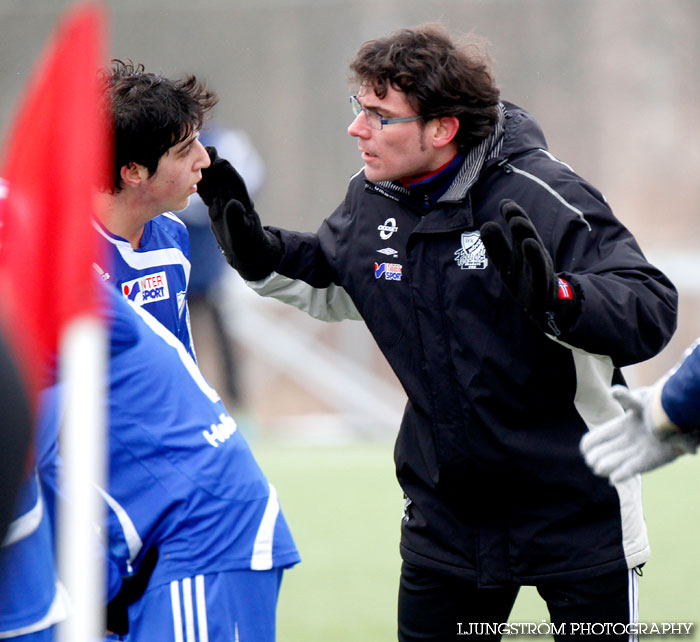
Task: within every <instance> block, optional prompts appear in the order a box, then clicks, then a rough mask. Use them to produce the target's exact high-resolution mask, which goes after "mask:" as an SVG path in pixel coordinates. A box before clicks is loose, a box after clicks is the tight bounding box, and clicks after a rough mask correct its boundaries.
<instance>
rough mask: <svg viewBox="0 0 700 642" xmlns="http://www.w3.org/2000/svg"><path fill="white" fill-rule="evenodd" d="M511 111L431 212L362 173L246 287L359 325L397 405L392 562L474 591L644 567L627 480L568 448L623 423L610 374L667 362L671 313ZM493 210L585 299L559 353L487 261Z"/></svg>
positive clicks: (654, 280) (528, 123)
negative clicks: (398, 527)
mask: <svg viewBox="0 0 700 642" xmlns="http://www.w3.org/2000/svg"><path fill="white" fill-rule="evenodd" d="M505 108H506V109H505V124H504V134H503V137H502V139H500V140H499V141H498V147H497V149H498V150H499V151H498V153H496V154H491V156H490V157H489V158H488V160H487V161H486V162H485V163H484V164H483V166H482V167H481V169H480V172H479V175H478V178H477V179H476V182H475V183H473V184H472V185H471V187H470V188H468V189H467V188H466V187H464V188H463V186H462V185H461V184H460V181H463V180H464V178H463V176H464V175H465V172H460V173H458V175H457V177H456V179H455V182H454V184H453V185H452V186H451V187H450V189H449V190H448V191H447V193H446V194H445V195H444V196H443V197H442V199H441V200H440V201H439V202H438V203H437V204H436V205H435V206H434V207H433V208H432V209H431V210H430V211H428V212H427V213H426V211H425V209H424V208H423V207H422V206H421V204H420V203H418V202H416V201H415V200H414V199H413V198H412V197H411V194H410V193H409V192H408V191H407V190H405V189H403V188H401V187H398V186H393V185H391V184H385V183H382V184H374V183H370V182H368V181H366V180H365V179H364V175H363V173H362V172H360V173H359V174H358V175H356V176H354V177H353V178H352V180H351V181H350V185H349V188H348V192H347V195H346V197H345V200H344V202H343V203H342V204H341V205H340V206H339V207H338V208H337V209H336V211H335V212H334V213H333V214H332V215H331V216H330V217H329V218H328V219H326V220H325V221H324V222H323V224H322V225H321V227H320V229H319V230H318V232H317V233H315V234H301V233H296V232H289V231H286V230H279V229H275V228H268V229H271V230H273V231H274V232H275V233H277V234H279V235H280V237H281V238H282V240H283V241H284V246H285V254H284V257H283V259H282V261H281V263H280V265H279V267H278V269H277V271H276V272H273V273H272V274H271V275H270V276H268V277H267V278H266V279H264V280H262V281H258V282H255V283H251V284H249V285H251V287H253V288H254V289H256V290H257V291H258V292H259V293H260V294H263V295H267V296H275V297H276V298H278V299H280V300H283V301H286V302H288V303H291V304H293V305H296V306H297V307H299V308H301V309H304V310H306V311H307V312H309V313H310V314H312V315H313V316H316V317H318V318H321V319H325V320H339V319H341V318H358V316H359V317H361V318H362V319H364V321H365V322H366V324H367V326H368V328H369V330H370V332H371V333H372V335H373V336H374V338H375V339H376V341H377V343H378V345H379V347H380V349H381V350H382V352H383V353H384V355H385V356H386V358H387V359H388V361H389V363H390V364H391V366H392V368H393V370H394V372H395V373H396V375H397V376H398V378H399V380H400V381H401V383H402V385H403V387H404V389H405V391H406V393H407V395H408V403H407V405H406V409H405V413H404V418H403V421H402V424H401V429H400V432H399V435H398V438H397V441H396V448H395V461H396V472H397V477H398V480H399V482H400V484H401V487H402V488H403V490H404V493H405V495H406V511H405V515H404V520H403V524H402V538H401V552H402V556H403V558H404V559H406V560H408V561H410V562H412V563H414V564H417V565H419V566H424V567H429V568H433V569H439V570H442V571H445V572H447V573H451V574H456V575H459V576H461V577H464V578H467V579H472V580H475V581H477V582H478V583H479V584H480V585H482V586H493V585H499V584H504V583H507V582H516V583H519V584H533V583H537V582H541V581H542V580H546V579H548V578H552V579H558V580H561V579H565V580H575V579H580V578H585V577H591V576H597V575H601V574H604V573H607V572H610V571H613V570H617V569H621V568H625V567H630V568H632V567H635V566H638V565H640V564H642V563H644V562H645V561H646V560H647V559H648V556H649V548H648V543H647V538H646V531H645V526H644V520H643V516H642V506H641V486H640V480H639V479H638V478H635V479H632V480H630V481H628V482H626V483H624V484H621V485H619V486H617V487H612V486H610V485H609V483H608V481H607V480H605V479H601V478H597V477H595V476H594V475H593V474H592V473H591V472H590V471H589V469H588V468H587V467H586V465H585V463H584V461H583V459H582V456H581V455H580V453H579V448H578V444H579V440H580V438H581V436H582V434H583V433H584V432H585V431H586V430H590V429H595V427H596V425H598V424H600V423H602V422H604V421H605V420H607V419H609V418H611V417H612V416H615V415H616V414H619V413H620V412H621V409H620V406H619V404H618V403H617V402H616V401H615V400H614V399H612V397H611V396H610V393H609V387H610V385H611V383H613V382H614V381H615V382H619V381H621V376H620V373H619V371H618V368H619V367H621V366H625V365H628V364H632V363H635V362H639V361H642V360H645V359H648V358H650V357H652V356H654V355H655V354H656V353H657V352H659V351H660V350H661V348H663V347H664V345H665V344H666V343H667V342H668V340H669V339H670V337H671V335H672V333H673V331H674V329H675V323H676V306H677V295H676V291H675V289H674V287H673V285H672V284H671V283H670V282H669V280H668V279H667V278H666V277H665V276H664V275H663V274H662V273H661V272H660V271H659V270H657V269H656V268H655V267H653V266H652V265H650V264H649V263H648V262H647V261H646V259H645V258H644V256H643V254H642V252H641V250H640V249H639V247H638V245H637V243H636V241H635V240H634V238H633V237H632V235H631V234H630V232H629V231H628V230H627V229H626V228H625V227H624V226H623V225H622V224H621V223H620V222H619V221H618V220H617V219H616V218H615V217H614V215H613V213H612V211H611V210H610V208H609V207H608V205H607V203H606V201H605V199H604V198H603V196H602V195H601V194H600V193H599V192H598V190H596V189H595V188H594V187H593V186H591V185H590V184H589V183H587V182H586V181H585V180H583V179H582V178H581V177H579V176H577V175H576V174H575V173H574V172H573V171H572V170H571V168H570V167H568V166H567V165H565V164H564V163H562V162H560V161H558V160H557V159H556V158H554V157H553V156H552V155H551V154H550V153H549V152H548V151H547V147H546V143H545V140H544V136H543V134H542V132H541V130H540V128H539V126H538V125H537V124H536V122H535V121H534V120H533V118H532V117H531V116H530V115H528V114H527V113H526V112H524V111H523V110H521V109H519V108H517V107H515V106H513V105H509V104H507V103H506V104H505ZM466 162H469V160H467V161H466ZM503 198H510V199H513V200H515V201H516V202H517V203H519V204H520V205H521V206H522V207H523V208H524V209H525V211H526V212H527V213H528V214H529V216H530V218H531V219H532V220H533V222H534V224H535V226H536V227H537V230H538V232H539V234H540V236H541V237H542V239H543V240H544V243H545V245H546V247H547V249H548V250H549V252H550V254H551V256H552V260H553V262H554V266H555V270H556V271H557V272H558V273H559V274H560V276H562V277H563V278H565V279H566V280H568V281H569V282H570V283H571V284H572V285H573V286H574V288H575V290H576V292H577V296H578V297H579V300H580V301H581V314H580V316H579V317H578V319H577V320H576V322H575V323H574V324H573V325H572V326H571V327H570V328H568V329H566V330H565V331H564V332H563V333H562V334H561V335H560V336H559V337H553V336H550V335H547V334H545V333H544V332H543V331H542V330H541V329H540V328H538V327H537V326H536V325H535V324H534V323H533V322H532V321H531V320H530V319H529V318H528V317H527V316H526V314H525V313H524V312H523V310H522V309H521V307H520V306H519V305H518V303H517V302H516V301H515V299H514V298H513V297H512V296H511V294H510V293H509V292H508V291H507V290H506V289H505V287H504V285H503V283H502V281H501V279H500V277H499V275H498V273H497V271H496V270H495V268H493V267H492V266H490V265H489V261H488V256H487V255H486V253H485V251H484V247H483V244H482V243H481V240H480V238H479V228H480V226H481V225H483V223H485V222H486V221H489V220H496V221H499V222H500V223H501V224H503V225H505V223H504V222H503V221H502V220H501V217H500V214H499V207H498V205H499V201H500V200H501V199H503Z"/></svg>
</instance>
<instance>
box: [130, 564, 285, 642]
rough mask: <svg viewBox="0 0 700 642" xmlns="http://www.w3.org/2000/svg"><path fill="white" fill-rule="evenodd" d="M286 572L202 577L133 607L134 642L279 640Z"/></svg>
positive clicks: (156, 591) (160, 590) (148, 595)
mask: <svg viewBox="0 0 700 642" xmlns="http://www.w3.org/2000/svg"><path fill="white" fill-rule="evenodd" d="M282 572H283V569H282V568H273V569H270V570H269V571H251V570H241V571H227V572H223V573H212V574H209V575H197V576H195V577H187V578H183V579H181V580H175V581H172V582H171V583H170V584H169V585H163V586H158V587H156V588H153V589H150V590H147V591H146V592H145V593H144V594H143V597H142V598H141V599H140V600H138V601H137V602H135V603H134V604H132V605H131V606H130V607H129V635H128V636H127V637H126V639H127V640H128V641H129V642H152V641H153V640H158V642H210V641H211V642H218V641H220V640H227V641H229V640H230V642H274V641H275V634H276V611H277V596H278V595H279V589H280V584H281V583H282Z"/></svg>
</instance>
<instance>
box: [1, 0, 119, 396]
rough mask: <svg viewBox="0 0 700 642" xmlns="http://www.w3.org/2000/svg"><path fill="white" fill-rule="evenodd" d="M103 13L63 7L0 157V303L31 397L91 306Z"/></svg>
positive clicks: (101, 180) (103, 166) (102, 174)
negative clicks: (69, 327)
mask: <svg viewBox="0 0 700 642" xmlns="http://www.w3.org/2000/svg"><path fill="white" fill-rule="evenodd" d="M105 22H106V21H105V18H104V15H103V10H102V8H101V6H100V5H98V4H96V3H85V4H81V5H80V6H77V7H74V8H73V9H72V10H70V11H69V12H67V13H66V14H65V16H64V18H63V20H62V21H61V23H60V25H59V27H58V29H57V30H56V33H55V34H54V36H53V38H52V39H51V41H50V42H49V43H48V46H47V48H46V50H45V52H44V54H43V56H41V58H40V59H39V61H38V63H37V65H36V67H35V69H34V72H33V75H32V77H31V79H30V82H29V84H28V85H27V87H26V90H25V95H24V97H23V99H22V101H21V103H20V105H19V110H18V112H17V116H16V118H15V120H14V122H13V123H11V125H10V129H9V131H8V132H7V138H8V141H7V144H6V145H5V150H6V154H5V158H4V162H3V163H2V165H1V166H0V176H1V177H3V178H4V179H5V181H6V183H5V186H4V187H3V185H0V191H4V192H5V198H4V199H2V198H0V312H2V314H3V318H4V321H5V329H6V332H8V333H9V337H10V340H11V343H12V346H13V348H14V349H15V353H16V355H17V356H18V358H19V361H20V364H21V365H22V366H23V368H24V370H25V372H26V376H27V379H28V383H29V389H30V391H31V392H32V393H33V394H32V398H35V393H36V392H37V390H38V389H39V387H40V386H41V385H42V384H44V383H45V381H44V374H45V372H46V371H47V368H48V364H49V360H48V359H49V357H50V356H51V355H54V354H55V352H56V347H57V342H58V338H59V336H60V333H61V329H62V328H63V327H64V325H65V324H66V322H67V321H68V320H70V319H71V318H74V317H76V316H77V315H82V314H93V313H94V312H95V305H96V292H95V286H94V279H93V276H92V272H93V270H92V263H93V262H94V261H95V259H96V252H97V241H96V235H95V234H94V230H93V229H92V227H91V223H90V220H91V216H92V214H93V211H94V195H95V191H96V189H97V187H98V186H99V185H105V184H106V177H107V176H108V171H109V167H110V163H109V159H110V158H111V149H110V137H109V136H108V126H107V121H106V119H105V118H104V116H103V115H101V112H100V81H99V78H98V70H99V68H100V67H102V66H103V64H104V62H105V60H104V58H103V48H104V44H103V43H104V39H105V38H104V31H105V30H106V29H105ZM0 196H2V194H0Z"/></svg>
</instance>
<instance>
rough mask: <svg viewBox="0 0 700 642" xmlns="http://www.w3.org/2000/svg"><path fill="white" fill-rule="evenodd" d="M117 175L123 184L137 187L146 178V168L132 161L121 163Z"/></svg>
mask: <svg viewBox="0 0 700 642" xmlns="http://www.w3.org/2000/svg"><path fill="white" fill-rule="evenodd" d="M119 175H120V176H121V179H122V182H123V183H124V185H125V186H127V187H138V186H139V185H141V183H143V182H144V181H145V180H146V179H147V178H148V170H147V169H146V168H145V167H144V166H143V165H139V164H138V163H134V162H133V161H132V162H130V163H127V164H126V165H122V168H121V170H119Z"/></svg>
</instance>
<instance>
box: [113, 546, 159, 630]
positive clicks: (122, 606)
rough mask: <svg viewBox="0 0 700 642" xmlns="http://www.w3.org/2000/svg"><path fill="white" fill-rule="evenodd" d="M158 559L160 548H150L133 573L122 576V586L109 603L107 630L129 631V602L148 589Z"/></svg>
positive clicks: (134, 600)
mask: <svg viewBox="0 0 700 642" xmlns="http://www.w3.org/2000/svg"><path fill="white" fill-rule="evenodd" d="M157 561H158V549H157V548H155V547H152V548H149V549H148V550H147V551H146V554H145V555H144V556H143V558H142V559H141V562H140V563H139V565H138V567H137V569H136V571H135V572H134V573H133V574H132V575H127V576H125V577H122V587H121V588H120V589H119V593H117V594H116V595H115V596H114V598H113V599H112V600H111V601H110V602H109V603H108V604H107V630H108V631H111V632H112V633H117V634H118V635H126V634H127V633H128V632H129V610H128V607H129V604H131V603H132V602H136V600H138V599H139V598H140V597H141V596H142V595H143V593H144V591H145V590H146V586H148V580H150V579H151V574H152V573H153V569H154V568H155V566H156V562H157Z"/></svg>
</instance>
